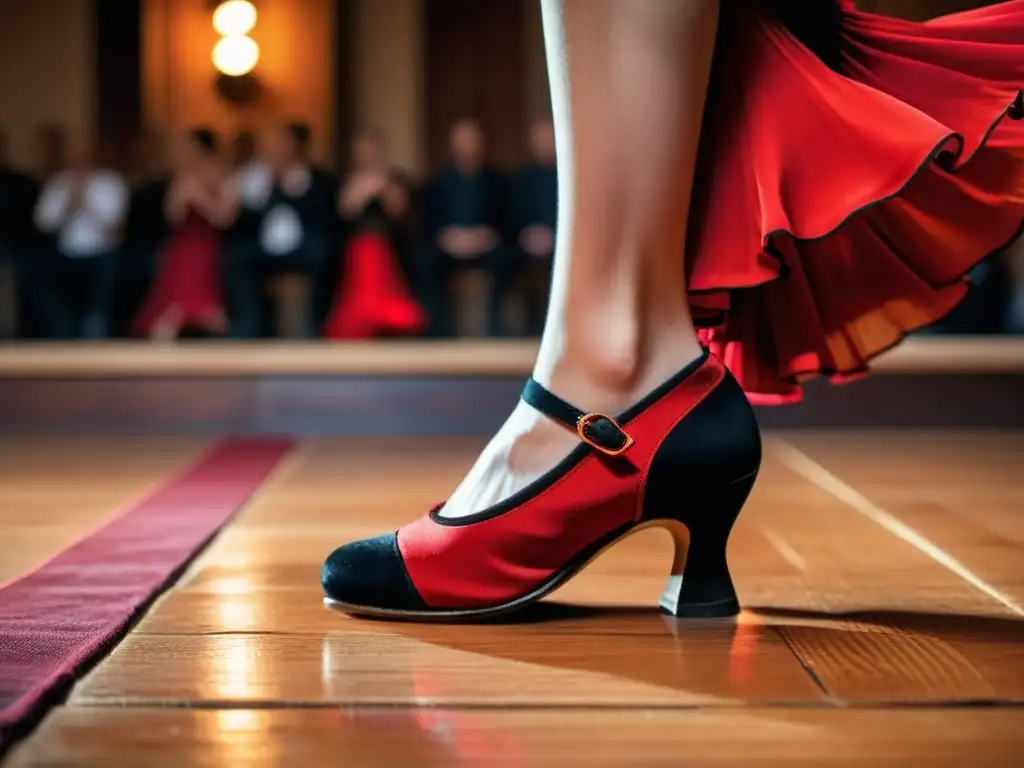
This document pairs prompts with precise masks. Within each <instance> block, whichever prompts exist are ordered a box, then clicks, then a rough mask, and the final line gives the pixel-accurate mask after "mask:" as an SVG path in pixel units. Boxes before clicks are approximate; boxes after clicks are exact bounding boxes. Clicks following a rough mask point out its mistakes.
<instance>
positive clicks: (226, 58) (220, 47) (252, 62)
mask: <svg viewBox="0 0 1024 768" xmlns="http://www.w3.org/2000/svg"><path fill="white" fill-rule="evenodd" d="M259 60H260V47H259V46H258V45H256V41H255V40H253V39H252V38H251V37H245V36H244V35H233V36H231V37H224V38H221V40H220V41H219V42H218V43H217V45H215V46H214V47H213V66H215V67H216V68H217V70H218V71H219V72H222V73H224V74H225V75H230V76H231V77H239V76H241V75H247V74H249V73H250V72H252V71H253V69H255V68H256V63H257V62H258V61H259Z"/></svg>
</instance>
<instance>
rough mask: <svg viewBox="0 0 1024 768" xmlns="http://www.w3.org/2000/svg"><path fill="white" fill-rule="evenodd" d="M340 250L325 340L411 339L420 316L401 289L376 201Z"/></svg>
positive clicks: (422, 315)
mask: <svg viewBox="0 0 1024 768" xmlns="http://www.w3.org/2000/svg"><path fill="white" fill-rule="evenodd" d="M353 230H354V231H353V234H352V235H351V237H349V238H348V239H347V240H346V242H345V245H344V250H343V253H342V258H343V259H344V263H343V265H342V270H341V272H342V276H341V280H340V283H339V285H338V290H337V293H336V294H335V299H334V309H333V311H332V312H331V315H330V317H329V318H328V319H327V323H326V325H325V327H324V336H325V337H326V338H329V339H372V338H374V337H377V336H413V335H416V334H419V333H422V332H423V330H424V329H425V328H426V325H427V318H426V314H425V313H424V311H423V309H422V308H421V307H420V305H419V304H418V303H417V302H416V300H415V299H414V298H413V297H412V294H411V293H410V292H409V289H408V287H407V286H406V283H405V279H404V276H403V275H402V270H401V266H400V264H399V261H398V254H397V253H396V252H395V249H394V246H393V244H392V240H391V238H390V237H389V236H388V230H389V226H388V218H387V215H386V213H385V212H384V210H383V208H381V206H380V204H379V203H378V202H376V201H373V202H371V203H370V205H369V206H368V207H367V209H366V211H364V213H363V215H362V216H361V217H360V219H359V220H358V222H357V223H356V226H355V227H353Z"/></svg>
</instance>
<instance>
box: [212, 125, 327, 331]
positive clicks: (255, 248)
mask: <svg viewBox="0 0 1024 768" xmlns="http://www.w3.org/2000/svg"><path fill="white" fill-rule="evenodd" d="M309 143H310V134H309V128H308V127H306V126H304V125H301V124H295V123H292V124H283V125H275V126H274V127H273V128H271V129H270V130H269V131H267V132H266V133H264V134H263V136H261V138H260V162H259V163H257V164H254V165H249V166H247V167H246V168H245V170H244V173H242V174H240V175H239V176H238V177H237V183H238V185H239V200H240V203H241V211H240V214H239V219H238V222H237V224H236V226H235V227H234V229H233V230H232V232H231V234H230V239H229V247H228V250H227V253H226V258H227V289H228V294H229V301H230V308H231V314H232V322H231V324H232V336H234V337H236V338H258V337H261V336H265V335H267V333H268V330H269V326H270V322H269V316H268V311H267V310H268V302H267V294H266V286H267V283H268V280H269V279H270V278H273V277H277V276H279V275H282V274H296V275H301V276H303V277H305V278H306V280H307V282H308V284H309V291H310V301H309V302H308V304H309V306H308V307H307V309H306V318H305V321H304V323H303V325H304V328H303V330H302V334H303V335H304V336H307V337H313V336H315V335H316V333H317V330H318V329H319V328H320V327H321V326H322V324H323V321H324V319H325V317H326V315H327V309H326V307H327V305H328V303H329V300H330V293H331V288H332V286H331V285H330V284H329V282H328V280H327V278H326V273H327V271H328V270H329V269H330V266H331V261H332V260H333V258H334V254H335V252H336V246H335V243H336V240H337V238H336V224H337V219H336V215H335V211H334V201H335V198H336V195H337V189H338V185H337V181H336V180H335V178H334V177H333V176H332V175H331V174H330V173H328V172H326V171H324V170H322V169H320V168H317V167H315V166H314V165H313V164H312V162H311V161H310V159H309Z"/></svg>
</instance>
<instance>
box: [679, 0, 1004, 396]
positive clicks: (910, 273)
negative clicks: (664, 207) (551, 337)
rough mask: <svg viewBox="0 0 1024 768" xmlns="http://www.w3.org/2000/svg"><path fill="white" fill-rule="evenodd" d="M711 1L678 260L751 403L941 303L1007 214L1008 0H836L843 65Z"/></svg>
mask: <svg viewBox="0 0 1024 768" xmlns="http://www.w3.org/2000/svg"><path fill="white" fill-rule="evenodd" d="M730 8H731V6H729V5H728V4H726V7H725V8H724V9H723V17H722V21H721V29H720V32H719V39H718V43H717V48H716V54H715V63H714V67H713V72H712V81H711V85H710V89H709V99H708V105H707V108H706V114H705V122H704V134H703V137H702V142H701V151H700V157H699V161H698V162H699V165H698V178H697V181H696V184H695V196H694V200H693V203H692V208H691V213H690V221H691V225H690V235H689V238H690V239H689V247H688V249H687V252H688V255H689V263H688V276H689V277H688V279H689V288H690V291H691V304H692V307H693V311H694V315H695V319H696V320H697V322H698V324H699V325H701V326H702V328H703V330H702V338H703V341H704V342H705V343H706V344H707V345H708V346H710V347H711V349H712V351H713V352H715V353H716V354H718V355H719V356H720V357H721V358H722V359H723V360H724V361H725V363H726V364H727V365H728V366H729V368H730V369H731V370H732V372H733V374H734V375H735V376H736V377H737V378H738V379H739V381H740V383H741V384H742V385H743V387H744V389H745V390H746V391H747V392H748V394H749V395H750V398H751V400H752V401H754V402H758V403H786V402H793V401H797V400H799V399H800V397H801V390H800V384H801V382H802V381H804V380H806V379H807V378H810V377H813V376H815V375H819V374H824V375H827V376H829V377H830V378H831V379H832V380H834V381H843V380H847V379H849V378H851V377H856V376H858V375H860V374H863V373H865V372H866V371H867V369H868V362H869V361H870V360H871V358H873V357H875V356H876V355H878V354H880V353H881V352H884V351H885V350H887V349H889V348H890V347H892V346H893V345H894V344H896V343H898V342H899V341H900V340H901V339H902V338H903V337H904V336H905V335H906V334H907V333H909V332H911V331H914V330H917V329H919V328H921V327H924V326H927V325H930V324H931V323H933V322H935V321H936V320H938V319H940V318H941V317H942V316H943V315H945V314H946V313H948V312H949V311H950V310H952V309H953V307H954V306H955V305H956V304H957V303H958V302H959V301H960V300H961V299H962V298H963V297H964V295H965V293H966V291H967V283H966V279H965V275H966V274H967V273H968V272H969V271H970V270H971V269H972V267H974V266H975V265H976V264H977V263H978V262H979V261H981V260H983V259H984V258H985V257H987V256H989V255H990V254H992V253H994V252H997V251H999V250H1001V249H1003V248H1005V247H1006V246H1007V245H1009V244H1010V243H1011V242H1013V240H1014V239H1015V238H1016V237H1017V236H1018V235H1019V234H1020V231H1021V228H1022V221H1024V123H1021V122H1016V121H1017V120H1019V119H1020V118H1021V117H1024V100H1022V92H1021V88H1022V86H1024V0H1012V1H1011V2H1007V3H1003V4H1000V5H997V6H992V7H988V8H984V9H981V10H978V11H971V12H967V13H961V14H956V15H953V16H947V17H943V18H940V19H936V20H934V21H931V22H927V23H924V24H919V23H913V22H907V21H901V20H897V19H891V18H885V17H880V16H874V15H871V14H866V13H861V12H858V11H855V10H853V9H852V8H850V7H848V5H847V4H844V10H843V24H842V39H841V52H842V67H841V68H842V72H841V73H839V72H835V71H833V70H832V69H830V68H829V67H828V66H826V65H825V64H824V63H823V62H822V61H821V60H820V59H819V58H817V57H816V56H815V55H814V54H812V53H811V52H810V51H809V50H808V49H807V48H805V47H804V46H803V45H801V44H800V43H799V42H798V41H797V40H796V38H795V37H794V36H793V35H792V34H791V33H790V32H789V31H788V30H787V29H786V28H785V27H784V26H783V25H782V24H780V23H779V22H778V21H777V20H776V19H775V18H774V17H773V16H772V15H770V14H769V13H768V12H765V11H758V12H751V11H750V6H749V5H747V6H746V9H745V11H744V10H743V9H738V10H732V11H730V10H729V9H730Z"/></svg>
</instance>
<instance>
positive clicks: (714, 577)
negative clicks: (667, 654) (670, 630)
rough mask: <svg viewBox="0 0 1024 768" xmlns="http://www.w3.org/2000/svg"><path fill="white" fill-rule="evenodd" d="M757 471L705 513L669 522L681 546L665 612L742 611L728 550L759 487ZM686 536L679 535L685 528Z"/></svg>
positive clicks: (710, 614) (712, 614)
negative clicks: (735, 528)
mask: <svg viewBox="0 0 1024 768" xmlns="http://www.w3.org/2000/svg"><path fill="white" fill-rule="evenodd" d="M756 478H757V472H753V473H751V474H750V475H747V476H746V477H743V478H740V479H739V480H736V481H734V482H732V483H729V484H728V485H727V486H726V487H725V490H724V491H723V492H722V493H721V494H720V495H719V496H718V498H716V499H714V500H712V499H705V500H704V501H705V504H706V506H704V507H703V508H702V509H700V510H699V511H695V512H694V513H692V514H689V515H680V517H681V518H685V519H686V522H685V523H684V522H683V520H679V521H678V522H677V521H673V524H666V526H665V527H666V528H668V529H669V531H671V532H672V535H673V538H674V539H675V543H676V554H675V560H674V561H673V563H672V575H671V576H669V578H668V583H666V585H665V591H664V592H663V593H662V595H661V601H660V606H661V610H662V612H663V613H667V614H669V615H671V616H678V617H679V618H725V617H728V616H735V615H736V614H738V613H739V612H740V604H739V600H738V599H737V597H736V589H735V588H734V587H733V583H732V577H731V576H730V575H729V564H728V561H727V558H726V546H727V544H728V541H729V534H730V532H731V531H732V526H733V523H735V522H736V518H737V517H739V514H740V511H741V510H742V509H743V505H744V503H745V502H746V500H747V496H749V495H750V491H751V489H752V488H753V487H754V481H755V480H756ZM681 529H682V530H684V531H685V535H683V534H680V530H681Z"/></svg>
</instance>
